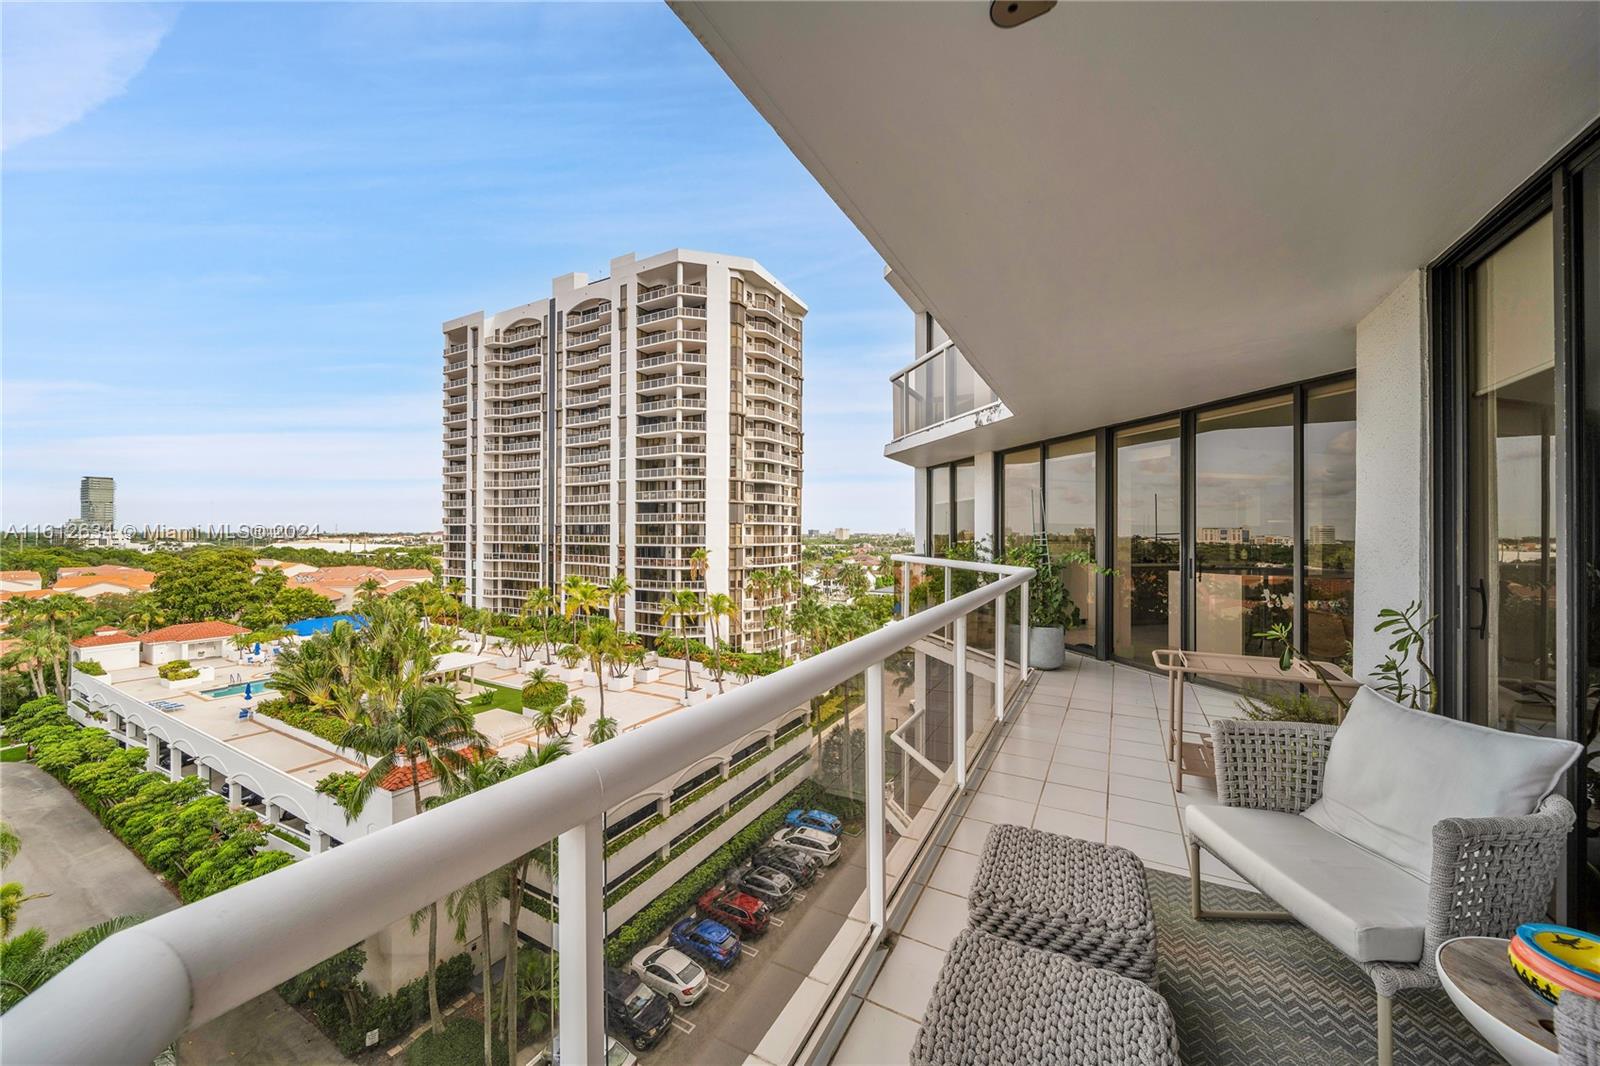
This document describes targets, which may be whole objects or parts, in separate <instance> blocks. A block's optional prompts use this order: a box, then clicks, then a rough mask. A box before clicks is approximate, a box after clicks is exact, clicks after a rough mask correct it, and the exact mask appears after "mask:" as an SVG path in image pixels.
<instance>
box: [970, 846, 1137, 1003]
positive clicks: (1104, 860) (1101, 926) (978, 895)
mask: <svg viewBox="0 0 1600 1066" xmlns="http://www.w3.org/2000/svg"><path fill="white" fill-rule="evenodd" d="M967 910H968V916H969V920H970V921H971V923H972V927H973V928H974V929H983V930H986V931H987V932H990V933H995V934H997V935H999V936H1003V937H1005V938H1006V939H1007V940H1015V941H1016V942H1017V943H1019V944H1026V945H1028V946H1029V947H1035V948H1045V949H1047V950H1049V951H1058V952H1061V953H1062V954H1064V955H1070V956H1071V957H1072V958H1074V959H1078V960H1081V961H1083V962H1087V963H1091V964H1093V965H1095V966H1099V967H1102V968H1104V969H1107V970H1110V971H1112V972H1113V973H1119V974H1121V975H1123V976H1124V977H1132V978H1135V979H1136V980H1140V981H1147V982H1152V983H1153V982H1154V981H1155V978H1156V921H1155V916H1154V915H1153V914H1152V913H1151V910H1150V888H1149V885H1148V884H1147V883H1146V881H1145V874H1144V865H1143V864H1142V863H1140V862H1139V859H1138V856H1136V855H1134V853H1133V852H1131V851H1128V850H1127V849H1126V848H1118V847H1110V846H1108V845H1105V844H1095V843H1091V842H1090V841H1087V840H1078V839H1077V838H1075V837H1069V836H1062V835H1060V834H1058V833H1046V832H1043V831H1042V830H1038V829H1027V828H1024V827H1023V826H1020V825H997V826H995V827H994V828H993V829H991V830H989V836H988V837H987V838H986V839H985V840H984V843H983V858H982V860H981V861H980V862H979V864H978V873H977V875H976V876H975V877H974V878H973V879H972V891H971V894H970V895H969V897H968V903H967Z"/></svg>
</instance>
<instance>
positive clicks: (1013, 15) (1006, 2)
mask: <svg viewBox="0 0 1600 1066" xmlns="http://www.w3.org/2000/svg"><path fill="white" fill-rule="evenodd" d="M1055 6H1056V0H994V3H992V4H990V5H989V21H990V22H992V23H994V24H995V25H996V26H999V27H1000V28H1001V29H1002V30H1010V29H1015V28H1016V27H1018V26H1020V25H1022V24H1023V23H1024V22H1031V21H1033V20H1034V19H1036V18H1038V17H1039V16H1040V15H1042V14H1044V13H1045V12H1046V11H1049V10H1050V9H1051V8H1053V7H1055Z"/></svg>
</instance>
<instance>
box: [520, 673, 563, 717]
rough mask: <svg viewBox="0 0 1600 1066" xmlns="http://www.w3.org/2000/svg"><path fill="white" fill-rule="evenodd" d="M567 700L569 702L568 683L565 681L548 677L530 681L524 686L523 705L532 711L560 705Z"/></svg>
mask: <svg viewBox="0 0 1600 1066" xmlns="http://www.w3.org/2000/svg"><path fill="white" fill-rule="evenodd" d="M565 702H567V685H566V682H564V681H557V680H555V679H554V678H548V679H546V680H544V681H530V682H528V683H527V684H526V685H524V686H523V687H522V705H523V706H524V707H526V708H528V709H529V710H530V711H542V710H544V709H545V708H546V707H559V706H561V705H562V704H563V703H565Z"/></svg>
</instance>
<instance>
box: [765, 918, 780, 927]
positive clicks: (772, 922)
mask: <svg viewBox="0 0 1600 1066" xmlns="http://www.w3.org/2000/svg"><path fill="white" fill-rule="evenodd" d="M767 922H768V924H769V925H775V926H777V927H778V928H779V929H782V928H783V919H782V918H768V919H767Z"/></svg>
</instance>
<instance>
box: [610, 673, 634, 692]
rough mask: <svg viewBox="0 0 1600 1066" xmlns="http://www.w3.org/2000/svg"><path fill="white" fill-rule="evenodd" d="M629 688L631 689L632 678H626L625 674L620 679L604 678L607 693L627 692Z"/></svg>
mask: <svg viewBox="0 0 1600 1066" xmlns="http://www.w3.org/2000/svg"><path fill="white" fill-rule="evenodd" d="M631 688H633V678H631V677H628V676H627V675H626V674H624V675H623V676H622V677H608V678H606V691H607V692H627V691H628V690H629V689H631Z"/></svg>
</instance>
